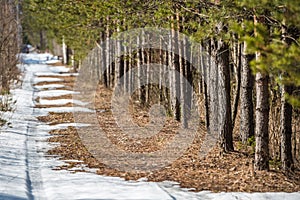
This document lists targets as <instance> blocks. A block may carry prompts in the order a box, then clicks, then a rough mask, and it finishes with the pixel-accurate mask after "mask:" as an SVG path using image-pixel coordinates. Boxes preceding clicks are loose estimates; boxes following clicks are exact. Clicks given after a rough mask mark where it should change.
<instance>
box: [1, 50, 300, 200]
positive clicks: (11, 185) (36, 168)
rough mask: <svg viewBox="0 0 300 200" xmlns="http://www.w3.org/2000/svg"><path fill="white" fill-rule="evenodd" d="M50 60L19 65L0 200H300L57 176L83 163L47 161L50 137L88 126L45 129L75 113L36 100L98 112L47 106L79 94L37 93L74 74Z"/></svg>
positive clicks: (5, 133)
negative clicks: (51, 118) (51, 115)
mask: <svg viewBox="0 0 300 200" xmlns="http://www.w3.org/2000/svg"><path fill="white" fill-rule="evenodd" d="M48 56H49V57H50V56H52V55H49V54H26V55H24V57H23V60H27V61H30V62H29V63H30V64H23V65H19V67H20V69H22V70H23V84H22V86H21V87H20V88H16V89H14V90H12V91H11V93H12V95H13V99H14V100H16V104H15V106H14V107H15V110H14V111H13V112H7V113H4V114H3V116H4V117H5V118H6V120H8V121H9V123H11V125H10V126H4V127H2V128H1V132H0V169H1V170H0V199H13V200H23V199H55V200H56V199H58V200H59V199H165V200H168V199H170V200H172V199H278V200H279V199H289V200H298V199H300V193H299V192H298V193H212V192H210V191H202V192H197V193H196V192H191V191H189V190H188V189H183V188H180V187H179V185H178V183H176V182H169V181H164V182H160V183H154V182H145V181H146V180H145V179H140V180H138V181H125V180H124V179H122V178H118V177H107V176H99V175H96V174H95V173H94V171H95V170H93V169H90V171H89V172H79V173H71V172H70V171H63V170H53V169H54V168H55V167H57V166H60V165H63V164H64V162H77V161H76V160H72V161H63V160H59V158H56V157H53V156H49V155H47V154H46V152H47V150H49V149H50V148H52V147H53V145H54V144H50V143H48V142H47V141H46V140H47V139H48V138H49V137H51V136H50V134H49V133H48V132H49V131H50V130H55V129H63V128H67V127H69V126H74V125H76V126H88V124H73V123H63V124H56V125H50V124H45V123H42V122H40V121H38V120H37V119H36V116H39V115H45V114H47V113H48V112H50V111H54V112H57V111H59V110H60V111H61V112H71V111H72V110H71V109H74V108H70V107H69V108H67V107H59V108H53V109H52V108H51V109H38V108H34V106H35V101H34V99H35V98H36V97H40V99H41V100H40V104H41V105H63V104H65V103H71V102H72V103H74V104H76V105H77V106H76V108H77V109H78V110H77V111H80V112H93V111H92V110H84V109H82V107H81V106H83V105H85V104H86V103H85V102H73V101H72V100H67V99H61V100H53V102H51V101H50V100H43V97H53V96H57V97H59V96H60V95H64V94H72V93H73V92H72V91H68V90H61V91H59V90H57V91H56V94H55V92H54V91H55V88H61V87H62V86H61V85H53V84H52V85H49V86H48V87H49V88H50V90H48V91H37V90H41V89H43V88H46V87H44V86H39V87H37V86H33V85H34V83H36V81H37V80H38V81H42V82H43V81H45V79H39V78H36V75H39V74H41V73H49V74H50V73H51V74H53V73H57V74H60V73H67V72H68V71H69V70H68V68H66V67H58V68H57V67H55V69H54V68H53V67H50V66H48V65H45V64H40V63H41V61H43V62H44V60H45V59H46V58H47V57H48ZM25 63H27V62H25ZM32 63H36V64H32ZM47 80H49V79H47ZM49 81H53V79H52V80H49ZM80 167H84V166H80ZM80 167H79V168H78V169H80ZM75 169H76V168H75ZM75 169H74V170H75Z"/></svg>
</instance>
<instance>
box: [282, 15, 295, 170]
mask: <svg viewBox="0 0 300 200" xmlns="http://www.w3.org/2000/svg"><path fill="white" fill-rule="evenodd" d="M283 24H284V25H285V19H284V20H283ZM282 35H283V36H285V35H286V28H285V27H283V28H282ZM283 38H284V39H283V42H284V43H285V44H286V39H285V37H283ZM286 75H287V74H285V73H283V74H282V76H286ZM292 90H293V88H292V86H289V85H282V86H281V114H280V135H281V164H282V169H283V170H284V171H288V170H290V169H291V168H292V165H293V157H292V115H293V108H292V105H291V104H289V103H288V102H287V100H286V95H290V94H292Z"/></svg>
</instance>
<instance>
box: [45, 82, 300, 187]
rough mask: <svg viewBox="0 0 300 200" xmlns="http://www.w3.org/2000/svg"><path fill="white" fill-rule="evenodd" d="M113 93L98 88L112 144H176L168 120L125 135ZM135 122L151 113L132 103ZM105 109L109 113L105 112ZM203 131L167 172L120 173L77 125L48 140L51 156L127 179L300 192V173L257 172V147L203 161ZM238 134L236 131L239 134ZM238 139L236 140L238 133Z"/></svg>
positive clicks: (54, 116)
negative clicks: (150, 131) (151, 131)
mask: <svg viewBox="0 0 300 200" xmlns="http://www.w3.org/2000/svg"><path fill="white" fill-rule="evenodd" d="M111 93H112V92H111V91H110V90H108V89H106V88H104V87H103V86H100V87H99V90H98V92H97V95H96V98H95V107H96V110H99V112H97V116H98V120H99V123H100V125H101V126H102V128H103V129H104V130H105V131H106V134H107V137H108V138H109V139H110V140H111V142H112V143H114V144H115V145H118V147H120V148H122V149H124V150H126V151H129V152H153V151H157V150H159V149H161V148H162V147H163V146H164V144H165V143H166V142H167V141H169V140H172V138H173V137H174V135H175V134H176V130H177V128H178V125H179V124H178V123H177V122H176V121H174V120H173V119H172V118H170V117H169V118H167V120H166V125H165V126H164V128H163V130H162V131H160V133H158V134H156V135H154V136H152V137H148V138H146V139H137V140H136V138H135V140H133V139H132V138H130V137H128V136H127V135H126V134H124V133H122V131H120V129H119V127H118V126H117V124H116V122H115V120H114V118H113V116H112V113H111V110H110V109H111V104H110V98H111ZM129 109H130V111H131V112H132V117H133V118H134V121H135V122H137V123H138V124H139V125H141V126H143V125H145V124H146V123H148V122H149V116H148V112H147V110H143V109H141V108H139V107H138V106H137V105H134V103H131V105H130V108H129ZM103 110H105V111H106V112H100V111H103ZM39 120H41V121H44V122H47V123H50V124H58V123H66V122H73V121H74V119H73V115H72V114H71V113H63V114H62V113H50V114H49V116H46V117H39ZM204 129H205V128H204V127H200V129H199V131H198V133H197V134H196V137H195V139H194V141H193V143H192V144H191V145H190V147H189V148H188V149H187V151H186V152H185V153H184V154H183V155H182V156H181V157H180V158H178V159H177V160H176V161H174V162H173V163H172V164H170V165H169V166H166V167H165V168H163V169H160V170H157V171H153V172H149V173H134V172H124V171H118V170H116V169H111V168H110V167H108V166H106V165H104V164H103V163H102V162H101V160H97V159H96V158H95V157H94V156H93V155H91V153H89V151H88V150H87V149H86V148H85V146H84V145H83V144H82V143H81V139H80V137H79V135H78V133H77V131H76V129H75V128H74V127H68V128H67V129H64V130H54V131H51V132H50V133H51V134H52V135H53V137H51V138H50V139H49V142H55V143H60V146H58V147H55V148H54V149H52V150H50V151H49V152H48V153H49V154H51V155H58V156H60V157H61V159H63V160H70V159H72V160H79V161H83V162H84V163H85V164H86V165H87V166H88V167H91V168H97V169H98V171H97V173H98V174H100V175H108V176H118V177H123V178H125V179H126V180H136V179H139V178H141V177H146V178H147V179H148V180H149V181H164V180H170V181H176V182H179V183H180V185H181V186H182V187H186V188H194V189H195V191H201V190H210V191H213V192H221V191H226V192H229V191H235V192H237V191H239V192H279V191H280V192H296V191H299V190H300V172H299V170H295V171H294V172H289V173H288V174H284V173H282V171H281V170H280V169H279V168H278V166H273V165H272V166H271V170H270V171H261V172H259V171H256V172H255V171H254V170H253V148H252V147H249V146H243V147H241V144H240V143H239V142H238V141H237V139H236V141H235V149H239V150H238V151H235V152H231V153H221V151H220V149H219V148H218V147H215V148H214V149H212V150H211V151H210V152H209V153H208V155H207V156H206V157H205V158H202V159H201V158H199V151H200V147H201V145H202V141H203V136H204V134H205V133H204V132H205V130H204ZM235 133H237V131H235ZM234 138H237V136H236V135H235V137H234ZM78 164H81V162H78V163H76V162H70V163H66V165H63V166H59V167H58V169H70V168H72V167H74V166H76V165H78Z"/></svg>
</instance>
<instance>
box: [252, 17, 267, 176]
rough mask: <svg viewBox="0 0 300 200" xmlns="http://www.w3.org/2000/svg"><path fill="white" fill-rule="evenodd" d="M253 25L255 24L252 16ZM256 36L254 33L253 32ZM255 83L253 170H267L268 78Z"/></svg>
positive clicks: (258, 78) (261, 77)
mask: <svg viewBox="0 0 300 200" xmlns="http://www.w3.org/2000/svg"><path fill="white" fill-rule="evenodd" d="M254 24H255V25H256V24H257V19H256V16H254ZM254 34H255V35H256V31H255V30H254ZM260 56H261V54H260V52H256V55H255V59H256V60H259V58H260ZM255 83H256V111H255V116H256V119H255V142H256V146H255V158H254V169H255V170H268V169H269V110H270V105H269V104H270V103H269V77H268V75H267V74H264V73H263V72H258V73H257V74H256V76H255Z"/></svg>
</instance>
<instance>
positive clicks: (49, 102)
mask: <svg viewBox="0 0 300 200" xmlns="http://www.w3.org/2000/svg"><path fill="white" fill-rule="evenodd" d="M68 103H73V104H76V105H79V106H85V105H87V104H89V103H87V102H82V101H79V100H76V99H54V100H46V99H40V100H39V104H43V105H64V104H68Z"/></svg>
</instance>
